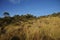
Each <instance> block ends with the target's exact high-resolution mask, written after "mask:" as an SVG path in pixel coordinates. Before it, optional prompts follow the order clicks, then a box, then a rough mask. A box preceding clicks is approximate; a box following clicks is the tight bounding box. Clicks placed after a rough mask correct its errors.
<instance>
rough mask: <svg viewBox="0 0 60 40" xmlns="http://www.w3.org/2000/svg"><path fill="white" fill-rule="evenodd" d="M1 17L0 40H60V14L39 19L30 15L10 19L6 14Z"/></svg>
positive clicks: (15, 16)
mask: <svg viewBox="0 0 60 40" xmlns="http://www.w3.org/2000/svg"><path fill="white" fill-rule="evenodd" d="M3 15H4V17H2V18H0V40H60V30H59V29H58V28H60V12H58V13H53V14H51V15H46V16H40V17H36V16H33V15H31V14H26V15H14V16H13V17H11V16H10V14H9V13H8V12H4V13H3ZM55 26H56V27H55ZM56 28H57V29H56ZM55 29H56V30H55ZM57 30H59V31H57ZM56 32H57V33H56ZM54 33H55V34H54ZM6 36H7V37H6Z"/></svg>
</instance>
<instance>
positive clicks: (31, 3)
mask: <svg viewBox="0 0 60 40" xmlns="http://www.w3.org/2000/svg"><path fill="white" fill-rule="evenodd" d="M5 11H6V12H9V13H10V15H11V16H13V15H16V14H19V15H21V14H27V13H30V14H32V15H35V16H42V15H48V14H52V13H54V12H60V0H0V16H3V13H4V12H5Z"/></svg>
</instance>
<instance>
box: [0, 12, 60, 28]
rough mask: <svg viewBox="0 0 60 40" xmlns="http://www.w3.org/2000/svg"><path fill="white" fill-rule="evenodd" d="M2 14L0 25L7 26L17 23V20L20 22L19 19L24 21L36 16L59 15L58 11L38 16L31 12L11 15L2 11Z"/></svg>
mask: <svg viewBox="0 0 60 40" xmlns="http://www.w3.org/2000/svg"><path fill="white" fill-rule="evenodd" d="M3 15H4V17H3V18H0V27H2V26H7V25H9V24H13V23H17V22H21V21H22V22H26V21H28V20H32V19H38V18H44V17H56V16H57V17H60V12H58V13H53V14H51V15H47V16H40V17H36V16H33V15H31V14H26V15H14V16H13V17H11V16H10V13H9V12H4V13H3Z"/></svg>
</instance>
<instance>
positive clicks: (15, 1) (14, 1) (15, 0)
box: [9, 0, 21, 4]
mask: <svg viewBox="0 0 60 40" xmlns="http://www.w3.org/2000/svg"><path fill="white" fill-rule="evenodd" d="M9 1H10V2H11V3H14V4H19V3H20V1H21V0H9Z"/></svg>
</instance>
